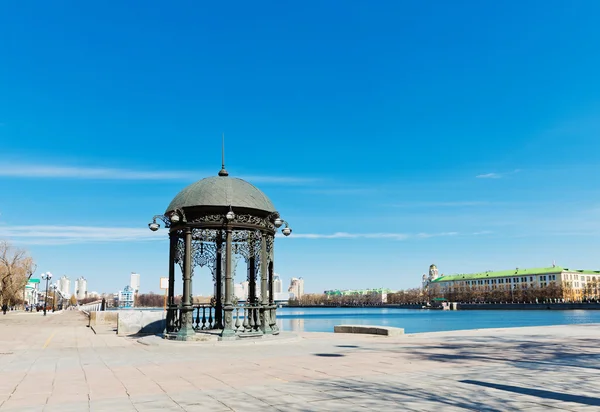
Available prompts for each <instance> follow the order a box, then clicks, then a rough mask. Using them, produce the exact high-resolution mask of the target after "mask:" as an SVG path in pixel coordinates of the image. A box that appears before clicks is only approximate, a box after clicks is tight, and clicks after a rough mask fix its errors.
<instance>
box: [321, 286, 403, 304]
mask: <svg viewBox="0 0 600 412" xmlns="http://www.w3.org/2000/svg"><path fill="white" fill-rule="evenodd" d="M389 293H394V291H393V290H391V289H387V288H378V289H345V290H340V289H332V290H326V291H325V292H324V294H325V295H326V296H327V297H328V298H329V297H333V296H377V300H378V301H381V303H386V302H387V296H388V294H389Z"/></svg>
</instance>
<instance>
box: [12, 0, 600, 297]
mask: <svg viewBox="0 0 600 412" xmlns="http://www.w3.org/2000/svg"><path fill="white" fill-rule="evenodd" d="M599 13H600V3H599V2H597V1H577V2H566V1H526V2H500V3H499V2H491V1H466V0H465V1H458V2H447V1H430V2H422V1H379V2H366V1H347V2H326V1H325V2H324V1H319V2H304V3H302V5H301V6H300V5H299V4H298V3H292V2H281V1H279V2H271V3H269V2H263V3H261V4H255V3H248V2H228V3H226V4H222V5H205V4H200V3H198V2H192V1H189V2H184V1H182V2H176V3H175V4H174V3H170V4H167V3H162V4H161V2H154V3H148V2H133V1H125V2H116V1H113V2H103V3H102V4H99V3H98V4H92V3H89V2H86V3H81V2H75V1H61V2H44V1H38V2H27V3H26V4H25V3H22V2H12V3H4V4H2V6H0V38H1V39H3V40H2V42H0V59H1V60H0V193H1V196H0V238H9V239H10V240H11V241H12V242H13V243H15V244H17V245H19V246H21V247H26V248H27V249H29V250H30V252H31V254H32V255H33V256H34V257H35V259H36V260H37V262H38V265H39V270H38V272H42V271H51V272H53V273H54V274H55V275H56V276H62V275H67V276H69V277H70V278H71V279H75V278H77V277H79V276H84V277H86V278H87V279H88V284H89V289H90V290H97V291H99V292H103V291H106V292H108V291H115V290H118V289H119V288H122V287H123V286H124V285H125V284H126V283H127V282H128V276H129V273H130V272H132V271H135V272H138V273H140V274H141V275H142V278H141V280H142V290H143V291H151V290H152V291H154V292H158V279H159V277H160V276H165V273H166V270H167V243H166V241H165V238H166V233H165V232H164V231H163V232H158V233H157V234H153V233H151V232H150V231H149V230H148V229H147V226H146V225H147V223H148V221H149V220H150V219H151V217H152V216H153V215H154V214H157V213H161V212H162V211H164V209H165V207H166V206H167V205H168V204H169V202H170V200H171V199H172V198H173V197H174V196H175V195H176V194H177V193H178V192H179V190H181V189H182V188H183V187H185V186H186V185H188V184H190V183H192V182H193V181H195V180H198V179H200V178H203V177H206V176H210V175H215V174H216V173H217V172H218V170H219V169H220V144H221V141H220V138H221V133H223V132H224V133H225V136H226V156H227V169H228V170H229V172H230V174H231V175H232V176H237V177H242V178H246V179H247V180H249V181H250V182H252V183H253V184H255V185H256V186H258V187H259V188H261V189H262V190H263V191H264V192H265V193H266V194H267V195H268V196H269V197H270V198H271V199H272V201H273V202H274V204H275V205H276V207H277V208H278V210H279V211H280V213H281V214H282V216H283V217H284V218H285V219H286V220H288V221H289V222H290V224H291V226H292V227H293V229H294V233H293V235H292V236H290V238H286V239H279V240H278V242H277V249H276V250H277V258H276V268H277V269H276V270H277V272H279V273H280V274H281V276H282V278H283V280H284V282H288V281H289V278H290V277H292V276H296V277H297V276H302V277H304V278H305V283H306V290H307V291H312V292H321V291H323V290H325V289H331V288H367V287H382V286H384V287H389V288H392V289H397V288H405V287H412V286H417V285H418V284H419V281H420V275H421V274H423V273H424V272H425V271H426V269H427V267H428V266H429V264H431V263H436V264H437V265H438V267H439V269H440V271H441V272H442V273H445V274H451V273H457V272H459V273H460V272H470V271H480V270H488V269H490V270H491V269H498V270H500V269H506V268H511V267H535V266H548V265H551V264H552V261H553V260H555V261H556V263H557V264H559V265H563V266H566V267H576V268H588V269H598V268H600V253H599V252H598V251H599V250H600V235H599V234H600V223H599V221H600V190H599V183H600V172H599V171H598V158H599V155H600V97H599V96H600V82H599V81H598V73H600V54H599V53H598V50H600V25H598V24H597V21H598V16H599ZM237 276H238V278H237V279H236V280H237V281H241V280H242V277H243V271H240V272H239V273H238V275H237ZM194 286H195V289H196V290H195V291H196V292H197V293H203V294H208V293H210V291H211V287H210V283H209V282H208V275H206V274H203V272H200V274H199V276H196V278H195V280H194Z"/></svg>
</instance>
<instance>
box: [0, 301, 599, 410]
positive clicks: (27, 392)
mask: <svg viewBox="0 0 600 412" xmlns="http://www.w3.org/2000/svg"><path fill="white" fill-rule="evenodd" d="M86 324H87V322H86V319H85V317H84V316H83V315H82V314H81V313H79V312H74V311H67V312H63V313H55V314H49V315H48V316H46V317H44V316H42V315H41V314H38V313H33V314H31V313H14V312H13V313H10V314H8V315H6V316H1V315H0V411H1V412H5V411H6V412H9V411H48V412H50V411H62V412H69V411H78V412H79V411H112V412H114V411H158V410H161V411H216V412H219V411H270V410H273V411H277V410H281V411H344V412H346V411H369V410H376V411H380V412H382V411H399V410H403V411H455V410H477V411H479V410H499V411H510V410H513V411H517V410H518V411H523V410H525V411H546V410H551V409H553V408H555V409H557V410H571V411H588V410H589V411H592V410H600V395H598V387H600V345H599V344H598V342H599V341H600V325H578V326H552V327H532V328H514V329H495V330H490V329H488V330H475V331H458V332H443V333H427V334H418V335H404V336H401V337H394V338H387V337H380V336H368V335H344V334H333V333H331V334H325V333H303V334H299V335H287V336H284V337H282V338H280V339H276V340H272V341H269V342H253V341H250V342H221V343H203V342H197V343H196V342H194V343H182V342H171V341H164V340H162V339H158V338H154V337H148V338H143V339H141V340H140V339H139V338H124V337H117V336H116V335H114V334H112V333H108V332H106V333H99V334H94V332H93V331H92V330H91V329H90V328H88V327H86ZM140 342H142V343H140Z"/></svg>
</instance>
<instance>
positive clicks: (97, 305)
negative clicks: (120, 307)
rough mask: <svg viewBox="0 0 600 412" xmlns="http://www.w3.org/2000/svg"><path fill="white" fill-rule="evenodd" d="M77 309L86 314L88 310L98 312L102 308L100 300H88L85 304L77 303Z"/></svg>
mask: <svg viewBox="0 0 600 412" xmlns="http://www.w3.org/2000/svg"><path fill="white" fill-rule="evenodd" d="M77 309H79V310H80V311H81V312H84V313H85V314H86V315H89V314H90V312H99V311H101V310H102V301H101V300H99V301H96V302H90V303H86V304H85V305H77Z"/></svg>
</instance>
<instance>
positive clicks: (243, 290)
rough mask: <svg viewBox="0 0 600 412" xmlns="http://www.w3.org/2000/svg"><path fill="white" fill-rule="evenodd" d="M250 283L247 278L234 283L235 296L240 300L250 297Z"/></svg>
mask: <svg viewBox="0 0 600 412" xmlns="http://www.w3.org/2000/svg"><path fill="white" fill-rule="evenodd" d="M249 285H250V284H249V283H248V281H247V280H246V281H244V282H241V283H236V284H235V285H233V296H235V297H236V298H237V299H238V300H240V301H243V300H246V299H248V290H249Z"/></svg>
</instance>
